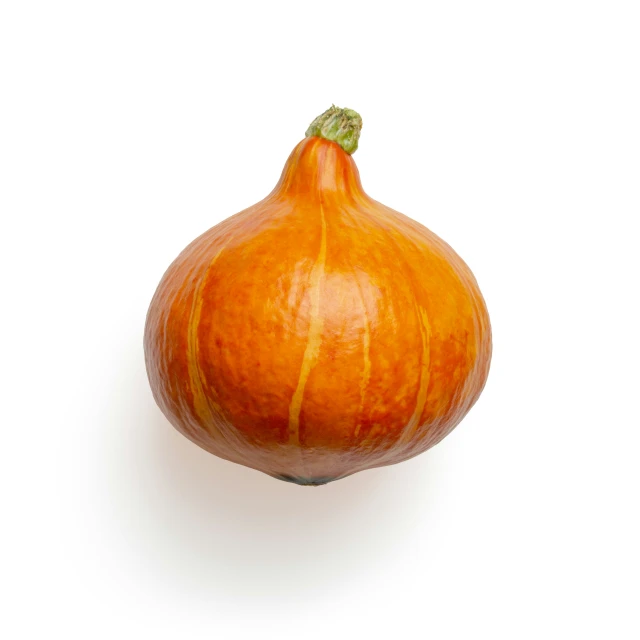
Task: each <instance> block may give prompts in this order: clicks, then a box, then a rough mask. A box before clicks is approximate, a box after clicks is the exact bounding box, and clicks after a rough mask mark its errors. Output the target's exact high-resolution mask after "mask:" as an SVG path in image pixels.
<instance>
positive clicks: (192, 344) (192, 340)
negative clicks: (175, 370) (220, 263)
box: [187, 240, 229, 425]
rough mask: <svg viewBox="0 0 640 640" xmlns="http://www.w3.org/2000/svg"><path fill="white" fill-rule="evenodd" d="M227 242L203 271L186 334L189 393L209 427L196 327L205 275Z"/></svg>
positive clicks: (209, 418) (194, 296)
mask: <svg viewBox="0 0 640 640" xmlns="http://www.w3.org/2000/svg"><path fill="white" fill-rule="evenodd" d="M228 242H229V240H227V241H226V242H225V243H224V244H223V245H222V247H220V249H219V251H218V253H216V255H215V256H213V259H212V260H211V262H210V263H209V265H208V266H207V268H206V269H205V271H204V273H203V274H202V277H201V278H200V282H198V286H197V287H196V290H195V292H194V294H193V303H192V304H191V313H190V315H189V324H188V325H187V327H188V333H187V366H188V372H189V382H190V386H191V391H192V393H193V408H194V411H195V413H196V415H197V417H198V418H200V420H202V421H203V422H204V423H205V424H207V425H211V423H212V422H213V413H212V411H211V407H210V404H209V403H210V402H211V401H210V400H209V399H207V396H206V394H205V392H204V386H203V384H202V371H201V369H200V365H199V362H198V360H199V355H200V345H199V344H198V326H199V324H200V316H201V315H202V305H203V302H204V300H203V298H202V297H201V295H200V294H201V292H202V288H203V286H204V283H205V281H206V279H207V275H208V274H209V272H210V271H211V269H212V267H213V265H214V264H215V263H216V261H217V260H218V258H219V257H220V254H221V253H222V252H223V251H224V248H225V247H226V246H227V243H228Z"/></svg>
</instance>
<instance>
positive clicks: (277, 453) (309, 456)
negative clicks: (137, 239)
mask: <svg viewBox="0 0 640 640" xmlns="http://www.w3.org/2000/svg"><path fill="white" fill-rule="evenodd" d="M144 346H145V355H146V364H147V371H148V374H149V380H150V383H151V388H152V390H153V395H154V397H155V399H156V402H157V403H158V405H159V406H160V408H161V409H162V411H163V413H164V414H165V415H166V416H167V418H168V419H169V421H170V422H171V423H172V424H173V425H174V426H175V427H176V428H177V429H178V430H179V431H180V432H182V433H183V434H184V435H185V436H187V437H188V438H190V439H191V440H192V441H193V442H195V443H196V444H198V445H199V446H200V447H202V448H203V449H206V450H207V451H209V452H211V453H213V454H215V455H217V456H219V457H221V458H225V459H227V460H231V461H233V462H237V463H240V464H243V465H246V466H248V467H252V468H254V469H258V470H260V471H263V472H265V473H267V474H269V475H271V476H274V477H276V478H279V479H281V480H288V481H292V482H297V483H299V484H324V483H326V482H329V481H331V480H336V479H338V478H344V477H345V476H348V475H350V474H352V473H356V472H357V471H362V470H364V469H369V468H373V467H379V466H383V465H388V464H394V463H397V462H401V461H402V460H406V459H408V458H411V457H413V456H415V455H417V454H419V453H422V452H423V451H426V450H427V449H429V448H430V447H432V446H433V445H434V444H436V443H437V442H439V441H440V440H441V439H442V438H444V437H445V436H446V435H447V434H448V433H449V432H450V431H451V430H452V429H453V428H454V427H455V426H456V425H457V424H458V423H459V422H460V420H462V418H463V417H464V416H465V415H466V413H467V412H468V411H469V409H470V408H471V406H472V405H473V404H474V403H475V401H476V400H477V399H478V396H479V395H480V392H481V391H482V388H483V387H484V384H485V381H486V378H487V375H488V372H489V363H490V359H491V328H490V324H489V316H488V314H487V309H486V307H485V304H484V300H483V298H482V295H481V294H480V291H479V289H478V285H477V283H476V280H475V278H474V277H473V274H472V273H471V271H470V270H469V268H468V267H467V266H466V264H465V263H464V262H463V261H462V259H461V258H460V257H459V256H458V255H457V254H456V253H455V252H454V251H453V249H451V247H449V246H448V245H447V244H446V243H445V242H443V241H442V240H440V238H438V237H437V236H436V235H435V234H433V233H431V232H430V231H429V230H428V229H426V228H425V227H423V226H422V225H421V224H419V223H417V222H415V221H414V220H412V219H410V218H408V217H406V216H404V215H402V214H401V213H398V212H396V211H393V210H392V209H389V208H388V207H385V206H384V205H382V204H380V203H379V202H376V201H375V200H372V199H371V198H369V197H368V196H367V195H366V194H365V193H364V191H363V190H362V186H361V184H360V178H359V174H358V169H357V168H356V165H355V163H354V161H353V159H352V157H351V156H350V155H348V154H347V153H346V152H345V151H343V150H342V148H341V147H340V146H339V145H338V144H337V143H335V142H331V141H328V140H325V139H324V138H319V137H315V136H313V137H308V138H305V139H304V140H302V142H300V143H299V144H298V145H297V147H296V148H295V149H294V150H293V152H292V154H291V156H290V157H289V159H288V161H287V164H286V165H285V168H284V171H283V173H282V177H281V178H280V181H279V182H278V184H277V186H276V188H275V189H274V190H273V192H272V193H271V194H270V195H269V196H267V197H266V198H265V199H264V200H262V201H261V202H259V203H258V204H256V205H254V206H253V207H250V208H249V209H246V210H245V211H242V212H241V213H238V214H236V215H234V216H232V217H230V218H228V219H227V220H224V221H223V222H221V223H220V224H218V225H216V226H215V227H213V228H212V229H210V230H209V231H207V232H206V233H204V234H203V235H201V236H200V237H199V238H197V239H196V240H194V241H193V242H192V243H191V244H190V245H189V246H188V247H187V248H186V249H185V250H184V251H183V252H182V253H181V254H180V255H179V256H178V258H177V259H176V260H175V261H174V262H173V264H172V265H171V266H170V267H169V269H168V270H167V272H166V273H165V275H164V277H163V278H162V281H161V282H160V284H159V286H158V289H157V291H156V293H155V295H154V297H153V300H152V302H151V306H150V308H149V313H148V316H147V323H146V327H145V337H144Z"/></svg>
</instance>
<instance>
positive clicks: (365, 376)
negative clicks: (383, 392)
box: [353, 280, 371, 438]
mask: <svg viewBox="0 0 640 640" xmlns="http://www.w3.org/2000/svg"><path fill="white" fill-rule="evenodd" d="M356 282H357V280H356ZM358 291H359V293H360V301H361V302H362V326H363V328H364V338H363V343H364V344H363V356H364V367H363V369H362V379H361V380H360V408H359V409H358V425H357V426H356V430H355V432H354V434H353V435H354V437H355V438H357V437H358V433H360V426H361V421H362V410H363V409H364V394H365V392H366V390H367V385H368V384H369V378H370V377H371V358H370V356H369V350H370V347H371V331H370V329H369V317H368V316H367V308H366V306H365V303H364V296H363V295H362V290H361V289H360V284H359V283H358Z"/></svg>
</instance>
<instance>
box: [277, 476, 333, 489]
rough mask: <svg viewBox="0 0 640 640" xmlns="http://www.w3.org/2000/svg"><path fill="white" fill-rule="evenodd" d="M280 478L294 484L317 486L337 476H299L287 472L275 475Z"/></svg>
mask: <svg viewBox="0 0 640 640" xmlns="http://www.w3.org/2000/svg"><path fill="white" fill-rule="evenodd" d="M273 477H274V478H277V479H278V480H284V481H285V482H293V483H294V484H300V485H304V486H307V487H317V486H319V485H321V484H327V482H332V481H333V480H335V479H336V478H333V477H331V478H330V477H326V478H298V477H297V476H290V475H287V474H286V473H281V474H277V475H274V476H273Z"/></svg>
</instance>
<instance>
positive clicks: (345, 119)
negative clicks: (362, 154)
mask: <svg viewBox="0 0 640 640" xmlns="http://www.w3.org/2000/svg"><path fill="white" fill-rule="evenodd" d="M361 129H362V118H361V117H360V114H359V113H356V112H355V111H354V110H353V109H341V108H340V107H336V106H335V105H333V104H332V105H331V108H330V109H327V110H326V111H325V112H324V113H323V114H322V115H319V116H318V117H317V118H316V119H315V120H314V121H313V122H312V123H311V124H310V125H309V128H308V129H307V131H306V133H305V136H306V137H307V138H309V137H310V136H318V137H319V138H325V139H326V140H332V141H333V142H337V143H338V144H339V145H340V146H341V147H342V148H343V149H344V151H346V152H347V153H348V154H349V155H351V154H352V153H354V151H355V150H356V149H357V148H358V140H359V139H360V131H361Z"/></svg>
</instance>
